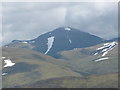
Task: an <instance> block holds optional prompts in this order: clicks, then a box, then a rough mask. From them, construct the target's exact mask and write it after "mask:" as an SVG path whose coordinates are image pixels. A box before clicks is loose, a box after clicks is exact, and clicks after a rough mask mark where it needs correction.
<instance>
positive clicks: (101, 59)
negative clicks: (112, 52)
mask: <svg viewBox="0 0 120 90" xmlns="http://www.w3.org/2000/svg"><path fill="white" fill-rule="evenodd" d="M107 59H109V57H105V58H100V59H97V60H95V62H99V61H103V60H107Z"/></svg>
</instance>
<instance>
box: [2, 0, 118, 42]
mask: <svg viewBox="0 0 120 90" xmlns="http://www.w3.org/2000/svg"><path fill="white" fill-rule="evenodd" d="M117 4H118V3H117V2H115V3H113V2H111V3H110V2H107V3H105V2H103V3H102V2H88V3H86V2H84V3H83V2H79V3H78V2H77V3H73V2H72V3H62V2H61V3H56V2H50V3H46V2H45V3H41V2H39V3H25V2H24V3H20V2H18V3H3V6H2V7H3V13H2V16H3V17H2V19H3V24H2V27H3V34H2V35H3V37H2V40H3V43H4V44H6V43H9V42H10V41H11V40H14V39H19V40H29V39H33V38H36V37H38V36H39V35H40V34H42V33H45V32H47V31H51V30H53V29H55V28H57V27H61V26H71V27H73V28H77V29H79V30H82V31H85V32H89V33H91V34H94V35H97V36H99V37H102V38H105V39H110V38H114V37H117V33H118V6H117Z"/></svg>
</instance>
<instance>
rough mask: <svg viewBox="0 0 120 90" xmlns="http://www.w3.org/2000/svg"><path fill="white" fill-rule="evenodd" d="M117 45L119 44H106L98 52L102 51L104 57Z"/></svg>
mask: <svg viewBox="0 0 120 90" xmlns="http://www.w3.org/2000/svg"><path fill="white" fill-rule="evenodd" d="M117 44H118V43H117V42H111V43H105V44H104V46H102V47H99V48H97V49H96V50H102V51H100V52H99V53H103V54H102V56H105V55H106V54H107V53H108V51H110V50H112V49H113V48H114V47H115V46H116V45H117ZM94 55H96V54H94Z"/></svg>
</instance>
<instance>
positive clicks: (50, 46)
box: [45, 36, 55, 54]
mask: <svg viewBox="0 0 120 90" xmlns="http://www.w3.org/2000/svg"><path fill="white" fill-rule="evenodd" d="M54 38H55V37H54V36H52V37H49V38H48V43H47V45H48V49H47V51H46V52H45V54H47V53H48V52H49V51H50V49H51V48H52V45H53V42H54Z"/></svg>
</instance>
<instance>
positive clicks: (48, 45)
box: [6, 27, 106, 57]
mask: <svg viewBox="0 0 120 90" xmlns="http://www.w3.org/2000/svg"><path fill="white" fill-rule="evenodd" d="M105 41H106V40H104V39H102V38H100V37H97V36H95V35H92V34H89V33H87V32H83V31H80V30H77V29H74V28H71V27H60V28H57V29H55V30H53V31H51V32H47V33H45V34H42V35H40V36H39V37H37V38H35V39H33V40H22V41H21V40H13V41H12V42H11V43H10V44H8V45H6V46H7V47H8V46H9V47H21V48H30V49H32V50H35V51H38V52H41V53H44V54H47V55H50V56H53V57H57V53H58V52H60V51H64V50H71V49H74V48H85V47H90V46H94V45H97V44H100V43H103V42H105Z"/></svg>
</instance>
